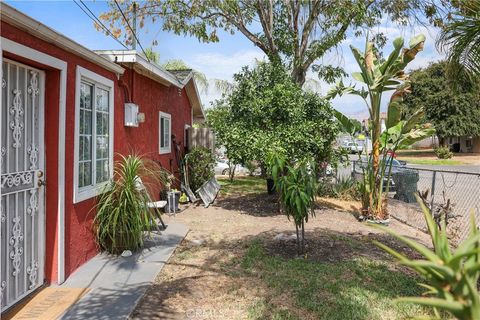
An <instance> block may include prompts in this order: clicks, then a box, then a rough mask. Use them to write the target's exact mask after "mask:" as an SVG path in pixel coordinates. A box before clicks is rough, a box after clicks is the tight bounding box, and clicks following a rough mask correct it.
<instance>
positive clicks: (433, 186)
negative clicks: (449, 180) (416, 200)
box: [430, 170, 437, 212]
mask: <svg viewBox="0 0 480 320" xmlns="http://www.w3.org/2000/svg"><path fill="white" fill-rule="evenodd" d="M436 177H437V171H435V170H434V171H433V177H432V200H431V202H430V211H432V212H433V199H434V198H435V180H436Z"/></svg>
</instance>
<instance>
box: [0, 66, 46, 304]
mask: <svg viewBox="0 0 480 320" xmlns="http://www.w3.org/2000/svg"><path fill="white" fill-rule="evenodd" d="M44 79H45V74H44V72H43V71H40V70H36V69H33V68H31V67H29V66H26V65H23V64H20V63H17V62H13V61H10V60H7V59H4V60H3V65H2V101H1V106H2V109H1V112H2V114H1V115H2V117H1V121H2V126H1V128H2V132H1V195H2V196H1V206H0V210H1V212H0V217H1V219H0V221H1V222H0V226H1V228H0V237H1V245H0V255H1V264H0V267H1V269H0V277H1V278H0V290H1V291H0V293H1V296H0V298H1V299H0V300H1V310H2V311H4V310H6V309H7V308H9V307H11V306H12V305H13V304H15V303H16V302H18V301H19V300H20V299H22V298H23V297H25V296H27V295H28V294H29V293H31V292H32V291H34V290H35V289H36V288H38V287H39V286H41V285H42V284H43V281H44V270H43V269H44V255H45V230H44V229H45V209H44V189H45V188H43V185H44V177H43V175H44V144H43V134H44V131H43V115H44V114H43V112H44V110H43V105H44V101H43V99H44V98H43V97H44Z"/></svg>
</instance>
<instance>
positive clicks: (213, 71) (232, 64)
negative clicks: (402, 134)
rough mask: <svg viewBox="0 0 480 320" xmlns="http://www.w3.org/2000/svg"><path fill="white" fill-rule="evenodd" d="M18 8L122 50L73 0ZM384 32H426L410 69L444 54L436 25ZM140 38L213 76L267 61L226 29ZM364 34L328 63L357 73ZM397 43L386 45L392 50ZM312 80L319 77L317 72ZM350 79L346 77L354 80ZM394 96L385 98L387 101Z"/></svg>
mask: <svg viewBox="0 0 480 320" xmlns="http://www.w3.org/2000/svg"><path fill="white" fill-rule="evenodd" d="M6 2H7V3H8V4H10V5H12V6H13V7H15V8H16V9H18V10H20V11H22V12H24V13H25V14H27V15H29V16H31V17H33V18H34V19H37V20H39V21H40V22H42V23H44V24H46V25H47V26H49V27H51V28H53V29H55V30H56V31H58V32H60V33H62V34H64V35H66V36H68V37H69V38H71V39H73V40H75V41H77V42H78V43H80V44H82V45H84V46H85V47H87V48H90V49H92V50H97V49H122V46H121V45H120V44H118V43H117V42H116V41H115V40H113V39H112V38H110V37H108V36H106V35H104V34H102V33H101V32H98V31H97V30H96V29H95V28H94V27H93V22H92V21H91V20H90V19H89V18H88V17H87V16H86V15H85V13H84V12H83V11H81V10H80V8H79V7H78V6H77V5H76V4H75V3H74V2H73V1H6ZM84 2H85V3H86V4H87V6H88V7H89V8H90V10H92V11H93V12H94V13H95V14H96V15H97V16H98V15H100V13H102V12H104V11H106V10H107V9H108V5H107V3H106V2H104V1H99V0H97V1H84ZM377 30H379V31H382V32H384V33H385V34H386V35H387V37H388V39H389V40H390V41H389V42H391V41H392V40H393V39H394V38H395V37H398V36H403V37H405V39H406V43H408V40H409V38H410V36H411V35H414V34H418V33H424V34H425V35H426V37H427V41H426V44H425V50H424V51H423V52H422V53H420V55H419V56H417V59H415V60H414V62H413V63H411V65H409V67H410V68H411V69H415V68H419V67H423V66H426V65H428V63H430V62H433V61H437V60H439V59H441V55H440V54H439V53H438V52H437V50H436V48H435V43H434V42H435V41H434V40H435V38H436V36H437V32H438V30H436V29H434V28H424V27H421V28H420V27H419V28H416V29H413V28H403V29H401V28H398V27H396V26H395V25H393V24H392V23H388V22H387V19H385V21H384V22H383V23H382V24H381V26H379V27H378V28H377ZM139 37H140V42H141V43H142V45H143V46H144V47H150V46H151V44H152V41H153V40H154V39H156V40H157V41H158V45H157V46H156V47H155V48H154V49H155V50H156V51H158V52H159V53H160V62H165V61H167V60H169V59H181V60H183V61H185V62H186V63H187V64H188V65H190V66H191V67H192V68H195V69H197V70H198V71H200V72H203V73H204V74H205V75H206V76H207V78H210V79H225V80H231V79H232V76H233V74H234V73H235V72H237V71H239V70H240V69H241V67H242V66H244V65H252V64H253V63H254V61H255V59H263V58H264V54H263V52H262V51H261V50H259V49H258V48H256V47H255V46H253V44H251V42H250V41H248V40H247V39H246V38H245V37H244V36H243V35H241V34H235V35H230V34H227V33H225V32H220V33H219V37H220V42H219V43H208V44H205V43H200V42H199V41H198V40H197V39H195V38H192V37H184V36H177V35H174V34H173V33H167V32H163V31H159V28H158V26H157V27H155V26H154V25H147V27H146V28H144V29H141V30H140V33H139ZM364 41H365V40H364V39H363V38H355V37H354V36H349V37H348V38H347V39H346V40H345V41H344V43H343V44H342V45H341V46H340V48H339V50H337V51H335V52H332V53H330V54H328V55H327V56H326V57H325V58H324V59H323V63H327V64H334V65H341V66H343V67H344V68H345V70H346V71H347V72H348V73H351V72H354V71H357V69H358V68H357V66H356V64H355V61H354V59H353V57H352V55H351V52H350V49H349V47H348V46H349V45H350V44H352V45H354V46H356V47H358V48H363V46H364ZM390 49H391V46H390V45H388V46H387V47H386V48H385V52H387V53H388V52H389V51H390ZM309 76H310V77H311V78H314V79H317V78H316V76H315V75H314V74H313V73H310V74H309ZM349 81H350V80H348V79H347V80H345V82H346V83H349ZM329 87H330V85H328V84H325V83H321V89H320V90H321V92H322V93H325V92H326V91H327V90H328V88H329ZM210 91H212V92H209V93H208V94H203V95H202V100H203V102H204V104H205V105H206V106H208V105H209V101H211V100H213V99H215V98H218V97H219V96H220V95H219V93H216V92H213V90H210ZM387 99H388V96H387V97H385V99H384V100H385V101H387ZM333 104H334V106H335V108H337V109H339V110H340V111H342V112H345V113H347V114H352V115H356V116H358V117H366V115H367V114H366V109H365V106H364V105H363V104H362V102H361V101H360V100H359V99H358V98H357V97H355V96H344V97H342V98H337V99H335V100H334V101H333Z"/></svg>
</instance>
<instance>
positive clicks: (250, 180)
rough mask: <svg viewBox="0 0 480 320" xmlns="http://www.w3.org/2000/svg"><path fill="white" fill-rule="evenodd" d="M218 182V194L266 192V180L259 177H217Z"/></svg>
mask: <svg viewBox="0 0 480 320" xmlns="http://www.w3.org/2000/svg"><path fill="white" fill-rule="evenodd" d="M218 182H219V183H220V185H221V186H222V188H221V189H220V195H223V196H226V195H233V194H250V193H265V192H267V182H266V180H265V179H262V178H259V177H250V176H241V177H235V179H233V181H230V180H229V179H228V178H226V177H225V178H224V177H221V178H218Z"/></svg>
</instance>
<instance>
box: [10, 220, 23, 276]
mask: <svg viewBox="0 0 480 320" xmlns="http://www.w3.org/2000/svg"><path fill="white" fill-rule="evenodd" d="M12 221H13V228H12V236H11V237H10V245H11V246H12V250H11V251H10V259H11V260H12V269H13V272H12V275H13V276H14V277H16V276H17V275H18V274H19V271H20V264H21V263H22V254H23V247H22V246H21V245H20V242H22V241H23V234H22V226H21V224H20V221H21V219H20V217H15V218H13V219H12Z"/></svg>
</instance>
